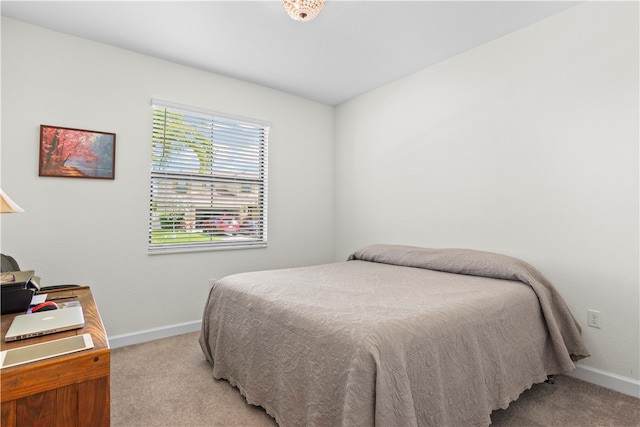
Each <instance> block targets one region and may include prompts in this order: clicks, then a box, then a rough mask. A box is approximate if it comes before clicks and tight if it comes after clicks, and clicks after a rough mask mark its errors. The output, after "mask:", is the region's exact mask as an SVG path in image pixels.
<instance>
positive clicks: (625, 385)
mask: <svg viewBox="0 0 640 427" xmlns="http://www.w3.org/2000/svg"><path fill="white" fill-rule="evenodd" d="M569 375H570V376H572V377H574V378H578V379H579V380H583V381H586V382H588V383H592V384H596V385H599V386H602V387H606V388H609V389H611V390H615V391H617V392H620V393H624V394H628V395H629V396H633V397H637V398H640V381H638V380H636V379H633V378H629V377H624V376H622V375H618V374H614V373H612V372H608V371H603V370H602V369H597V368H592V367H590V366H586V365H581V364H579V363H578V364H576V369H574V371H573V372H571V373H570V374H569Z"/></svg>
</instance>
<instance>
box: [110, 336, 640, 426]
mask: <svg viewBox="0 0 640 427" xmlns="http://www.w3.org/2000/svg"><path fill="white" fill-rule="evenodd" d="M198 335H199V333H190V334H184V335H179V336H175V337H171V338H165V339H161V340H157V341H151V342H147V343H143V344H137V345H132V346H127V347H121V348H117V349H114V350H112V352H111V425H112V426H140V427H150V426H167V427H179V426H218V427H223V426H224V427H226V426H229V427H231V426H242V427H274V426H276V423H275V421H274V420H273V418H271V417H270V416H269V415H267V413H266V412H265V411H264V410H263V409H261V408H259V407H255V406H252V405H249V404H247V402H246V401H245V400H244V398H243V397H242V395H241V394H240V393H239V392H238V390H237V389H236V388H235V387H233V386H231V385H230V384H229V383H228V382H226V381H222V380H215V379H214V378H213V376H212V375H211V366H210V365H209V364H208V362H207V361H206V359H205V357H204V355H203V354H202V351H201V350H200V346H199V344H198ZM491 419H492V422H493V423H492V426H518V427H523V426H576V427H578V426H579V427H586V426H599V427H600V426H640V400H638V399H636V398H633V397H630V396H627V395H624V394H621V393H617V392H615V391H612V390H608V389H605V388H602V387H598V386H595V385H593V384H589V383H586V382H584V381H580V380H577V379H575V378H572V377H568V376H558V377H556V383H555V384H553V385H551V384H546V383H542V384H536V385H534V386H533V387H532V388H531V389H530V390H527V391H525V392H524V393H523V394H522V395H521V396H520V397H519V398H518V400H516V401H515V402H512V403H511V405H510V406H509V408H507V409H506V410H499V411H494V413H493V414H492V415H491ZM301 427H302V426H301Z"/></svg>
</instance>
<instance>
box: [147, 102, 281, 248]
mask: <svg viewBox="0 0 640 427" xmlns="http://www.w3.org/2000/svg"><path fill="white" fill-rule="evenodd" d="M151 107H152V108H151V110H152V116H153V117H152V136H151V140H152V142H151V159H150V188H149V222H148V234H147V237H148V242H147V250H148V254H149V255H156V254H168V253H183V252H201V251H213V250H230V249H249V248H251V249H253V248H264V247H267V212H268V209H267V189H268V186H267V177H268V141H269V130H270V127H271V126H270V124H269V123H268V122H265V121H261V120H256V119H249V118H244V117H239V116H233V115H229V114H222V113H218V112H215V111H210V110H205V109H201V108H194V107H189V106H184V105H180V104H176V103H173V102H167V101H163V100H158V99H152V100H151Z"/></svg>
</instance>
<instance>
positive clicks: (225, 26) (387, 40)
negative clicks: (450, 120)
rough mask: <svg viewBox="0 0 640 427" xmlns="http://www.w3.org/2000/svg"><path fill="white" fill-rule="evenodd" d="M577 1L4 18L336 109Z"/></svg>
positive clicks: (36, 11)
mask: <svg viewBox="0 0 640 427" xmlns="http://www.w3.org/2000/svg"><path fill="white" fill-rule="evenodd" d="M576 4H579V2H563V1H555V0H554V1H477V0H475V1H416V0H414V1H396V0H388V1H363V0H357V1H341V0H327V2H326V4H325V6H324V8H323V10H322V11H321V12H320V15H318V17H317V18H316V19H315V20H313V21H309V22H297V21H293V20H292V19H291V18H289V17H288V15H287V14H286V12H285V11H284V9H283V7H282V4H281V2H280V1H279V0H262V1H122V0H121V1H7V0H3V1H2V2H1V6H0V7H1V8H2V9H1V10H2V15H4V16H7V17H11V18H14V19H18V20H21V21H26V22H29V23H32V24H36V25H40V26H43V27H47V28H50V29H52V30H55V31H59V32H62V33H67V34H72V35H76V36H79V37H84V38H87V39H90V40H95V41H98V42H102V43H106V44H109V45H113V46H118V47H121V48H124V49H128V50H132V51H135V52H139V53H143V54H145V55H150V56H154V57H157V58H162V59H165V60H168V61H173V62H176V63H179V64H184V65H187V66H191V67H195V68H199V69H202V70H206V71H211V72H213V73H216V74H220V75H224V76H229V77H233V78H237V79H240V80H244V81H247V82H252V83H256V84H259V85H262V86H267V87H270V88H273V89H277V90H281V91H284V92H287V93H290V94H294V95H297V96H301V97H303V98H307V99H311V100H314V101H318V102H321V103H324V104H329V105H337V104H340V103H342V102H344V101H347V100H349V99H351V98H354V97H356V96H358V95H361V94H363V93H365V92H368V91H370V90H372V89H375V88H377V87H380V86H382V85H384V84H386V83H389V82H392V81H394V80H396V79H398V78H400V77H403V76H406V75H409V74H411V73H413V72H415V71H418V70H420V69H423V68H426V67H428V66H431V65H433V64H436V63H438V62H440V61H443V60H446V59H447V58H450V57H452V56H455V55H457V54H459V53H461V52H464V51H466V50H469V49H472V48H474V47H476V46H479V45H481V44H484V43H487V42H489V41H491V40H494V39H496V38H498V37H500V36H503V35H505V34H507V33H510V32H512V31H515V30H517V29H519V28H522V27H524V26H526V25H529V24H531V23H533V22H536V21H539V20H541V19H544V18H546V17H549V16H551V15H553V14H556V13H559V12H561V11H563V10H565V9H567V8H569V7H572V6H574V5H576Z"/></svg>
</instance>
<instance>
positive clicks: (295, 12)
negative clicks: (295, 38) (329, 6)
mask: <svg viewBox="0 0 640 427" xmlns="http://www.w3.org/2000/svg"><path fill="white" fill-rule="evenodd" d="M282 5H283V6H284V8H285V10H286V11H287V13H288V14H289V16H290V17H291V18H292V19H294V20H296V21H311V20H312V19H313V18H315V17H316V16H318V14H319V13H320V10H321V9H322V6H324V0H282Z"/></svg>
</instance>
